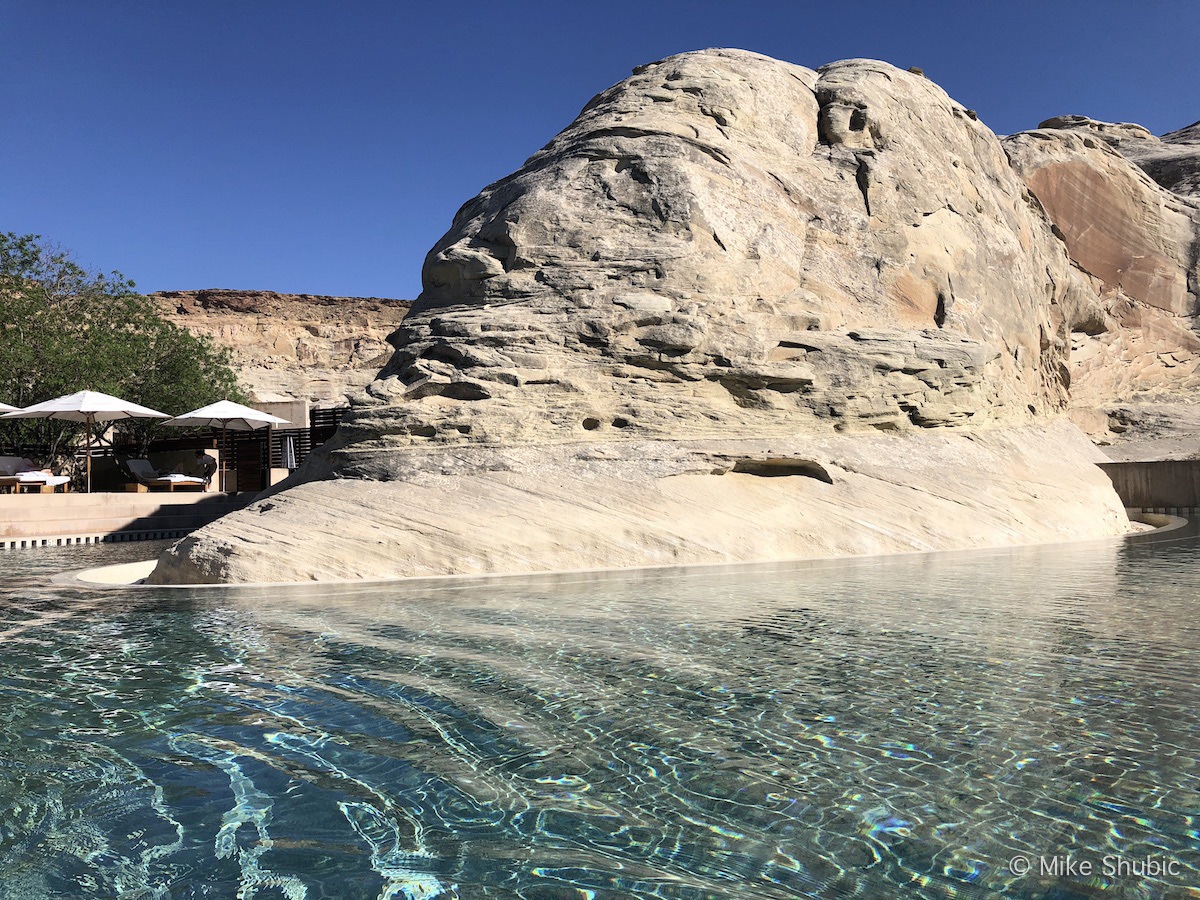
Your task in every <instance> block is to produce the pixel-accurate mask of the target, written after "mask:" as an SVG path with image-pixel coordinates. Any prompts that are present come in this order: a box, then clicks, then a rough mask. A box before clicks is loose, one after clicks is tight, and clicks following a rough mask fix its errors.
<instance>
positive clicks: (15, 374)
mask: <svg viewBox="0 0 1200 900" xmlns="http://www.w3.org/2000/svg"><path fill="white" fill-rule="evenodd" d="M81 390H93V391H102V392H104V393H106V394H113V395H114V396H117V397H121V398H122V399H124V400H130V401H132V402H134V403H140V404H142V405H143V406H149V407H151V408H153V409H158V410H161V411H162V412H165V413H170V414H172V415H178V414H180V413H183V412H186V411H188V410H190V409H195V408H196V407H199V406H205V405H207V404H209V403H213V402H215V401H217V400H223V399H229V400H235V401H244V400H245V397H244V395H243V393H242V390H241V388H240V387H239V386H238V383H237V376H236V375H235V374H234V372H233V370H232V368H231V367H230V361H229V355H228V351H227V350H225V349H223V348H219V347H217V346H216V345H214V344H213V343H212V341H211V340H210V339H209V338H207V337H203V336H197V335H194V334H192V333H191V332H189V331H187V330H186V329H184V328H180V327H179V326H177V325H175V324H173V323H171V322H168V321H166V320H165V319H164V318H163V317H162V315H161V314H160V313H159V310H158V308H157V307H156V306H155V304H154V302H153V301H152V300H150V299H149V298H148V297H145V296H143V295H142V294H139V293H137V292H136V291H135V290H134V284H133V282H132V281H130V280H128V279H127V278H125V277H124V276H123V275H121V274H120V273H119V272H112V273H110V274H109V275H104V274H101V273H98V272H90V271H88V270H86V269H84V268H82V267H81V266H79V265H78V264H76V263H75V262H74V261H73V260H72V259H71V257H70V254H69V253H67V252H66V251H64V250H61V249H59V248H56V247H52V246H50V245H49V244H47V243H46V242H45V241H44V240H43V239H42V238H41V237H40V236H39V235H17V234H14V233H12V232H9V233H4V234H0V401H3V402H5V403H8V404H10V405H12V406H29V405H31V404H34V403H40V402H41V401H43V400H49V399H52V398H54V397H58V396H61V395H63V394H70V393H74V392H75V391H81ZM118 427H119V428H121V429H123V430H125V431H126V432H127V433H129V434H131V435H132V436H133V437H134V439H135V441H136V443H137V444H138V447H139V450H141V451H143V452H144V450H145V447H146V446H147V445H148V444H149V442H150V441H151V440H152V439H153V438H154V437H155V436H156V435H157V434H158V433H159V432H160V430H161V429H162V426H161V424H160V423H159V421H158V420H153V419H132V420H128V421H124V422H122V423H120V425H119V426H118ZM173 430H174V429H173ZM82 431H83V426H82V425H78V424H74V423H69V422H61V421H57V420H46V419H23V420H9V421H7V422H3V421H0V432H2V433H0V440H3V441H4V442H6V443H25V444H27V445H39V446H43V447H47V448H49V452H50V454H51V455H53V456H57V455H59V454H61V453H62V452H63V451H64V450H65V448H66V447H68V446H69V445H70V444H71V443H72V442H73V441H74V440H75V439H76V438H78V437H79V435H80V434H82Z"/></svg>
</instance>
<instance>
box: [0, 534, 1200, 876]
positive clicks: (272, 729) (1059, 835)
mask: <svg viewBox="0 0 1200 900" xmlns="http://www.w3.org/2000/svg"><path fill="white" fill-rule="evenodd" d="M1195 550H1196V538H1195V537H1193V536H1191V534H1190V532H1189V533H1182V534H1178V535H1176V536H1175V537H1174V538H1172V539H1171V540H1168V541H1165V542H1164V541H1161V540H1160V541H1158V542H1152V543H1145V542H1137V543H1129V544H1122V543H1120V542H1100V543H1089V544H1077V545H1063V546H1057V547H1037V548H1022V549H1017V550H1003V551H994V552H987V553H972V554H941V555H929V556H911V557H900V558H891V559H883V560H868V561H861V560H860V561H845V560H842V561H837V562H829V563H809V564H795V565H774V566H756V567H736V568H729V569H705V570H682V571H660V572H642V573H626V574H623V575H609V576H563V577H559V578H543V579H521V580H502V579H498V580H477V581H470V582H459V583H450V582H444V583H425V584H409V585H406V586H400V585H375V586H358V587H333V588H331V587H328V586H324V587H319V588H318V587H313V588H295V589H293V588H288V589H286V590H282V589H247V590H243V591H239V592H232V591H227V590H224V589H205V590H195V591H170V592H164V591H124V592H104V593H100V594H93V593H81V592H76V591H71V590H67V589H58V588H49V587H46V586H45V585H44V584H43V583H41V582H37V581H35V580H32V579H29V578H27V577H22V576H21V573H20V572H19V571H16V572H9V573H7V574H6V575H5V576H4V578H6V579H8V581H7V582H6V583H5V587H4V588H3V589H4V590H5V591H6V594H7V595H8V596H7V599H8V603H7V604H6V606H5V609H4V618H5V622H4V623H2V626H0V627H3V629H4V630H5V632H6V645H5V646H6V651H7V652H6V654H5V656H4V658H3V660H2V661H0V686H2V688H3V690H4V691H5V693H6V694H7V695H8V701H9V702H8V703H6V704H5V705H4V707H3V709H2V710H0V724H2V725H3V732H2V734H0V758H3V759H4V760H5V773H6V777H5V779H4V787H3V794H2V795H0V804H2V807H3V822H4V829H5V831H4V835H3V840H2V842H0V884H2V885H3V887H0V896H11V897H18V896H19V897H37V896H61V895H63V894H64V892H65V893H67V894H71V893H73V892H74V893H80V892H82V893H84V894H89V893H90V894H92V895H96V896H112V895H120V894H122V893H124V894H127V895H130V896H147V897H149V896H201V895H207V896H232V895H233V894H235V893H236V892H237V891H238V890H241V891H242V892H243V893H244V894H246V895H250V894H255V895H256V896H283V897H320V896H340V897H360V896H361V897H380V896H384V897H407V898H433V897H455V896H458V897H487V896H495V897H511V896H518V897H530V898H533V897H539V898H540V897H580V896H595V897H614V898H615V897H639V896H641V897H664V898H666V897H672V898H674V897H679V898H685V897H686V898H692V897H731V898H732V897H739V898H740V897H747V896H753V897H763V898H770V897H794V896H821V897H824V896H840V895H842V894H847V895H851V894H855V895H860V896H891V895H895V894H898V893H900V892H901V891H904V892H906V893H912V894H913V895H915V896H928V897H949V896H966V897H971V896H978V897H985V896H994V895H996V894H1002V895H1007V896H1014V897H1034V896H1045V895H1047V893H1048V892H1054V891H1058V892H1059V894H1057V895H1062V896H1087V895H1088V892H1089V891H1093V890H1095V889H1097V887H1098V883H1097V882H1096V879H1095V878H1093V879H1090V880H1089V879H1080V878H1076V877H1074V876H1070V875H1065V876H1064V875H1059V876H1055V875H1051V874H1043V873H1040V872H1038V871H1036V870H1035V871H1034V872H1032V873H1030V874H1028V875H1025V876H1022V877H1019V876H1018V875H1014V874H1013V873H1012V872H1011V871H1010V870H1009V868H1008V866H1007V861H1008V860H1009V859H1010V858H1012V857H1014V856H1015V855H1018V854H1023V855H1027V856H1031V857H1035V858H1036V857H1038V856H1053V855H1056V854H1057V855H1062V854H1068V853H1069V854H1071V855H1072V856H1073V857H1075V858H1077V859H1087V860H1092V861H1094V862H1095V864H1096V866H1097V868H1098V867H1099V865H1100V861H1101V860H1102V859H1103V858H1104V857H1105V856H1109V855H1121V856H1122V857H1126V858H1130V859H1133V858H1146V857H1152V858H1157V859H1170V860H1173V861H1175V862H1176V863H1177V865H1178V867H1179V868H1177V869H1176V872H1177V873H1178V874H1177V875H1175V876H1164V877H1163V878H1162V879H1161V880H1154V879H1149V880H1148V879H1144V878H1135V877H1116V878H1110V879H1108V881H1109V882H1110V884H1109V890H1107V891H1106V896H1107V895H1110V894H1111V895H1113V896H1155V895H1163V894H1166V893H1169V892H1170V891H1171V890H1173V889H1175V888H1179V887H1180V886H1182V885H1187V884H1191V883H1195V882H1196V881H1197V873H1198V869H1200V851H1198V849H1197V843H1198V840H1197V831H1196V829H1197V825H1196V820H1195V818H1194V817H1195V816H1196V815H1198V814H1200V792H1198V786H1197V778H1196V747H1197V740H1196V735H1197V733H1198V728H1197V725H1198V723H1197V716H1196V712H1195V710H1196V708H1197V703H1196V700H1197V696H1196V695H1197V690H1196V688H1195V687H1194V685H1195V684H1196V681H1197V678H1196V676H1197V674H1198V671H1197V670H1198V669H1200V664H1198V658H1197V648H1198V647H1200V635H1198V634H1197V627H1196V626H1195V625H1194V624H1193V623H1192V621H1191V618H1190V617H1189V610H1190V604H1191V603H1192V602H1193V599H1192V598H1193V597H1194V596H1195V593H1196V590H1195V589H1196V586H1197V585H1196V581H1197V579H1196V577H1195V575H1194V574H1193V573H1192V571H1191V566H1190V563H1189V557H1190V555H1191V554H1193V553H1194V552H1195ZM1101 880H1102V881H1103V879H1101ZM1089 885H1090V886H1089ZM181 892H182V893H181ZM588 892H591V893H588Z"/></svg>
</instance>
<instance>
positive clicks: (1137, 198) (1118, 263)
mask: <svg viewBox="0 0 1200 900" xmlns="http://www.w3.org/2000/svg"><path fill="white" fill-rule="evenodd" d="M1195 131H1196V129H1195V127H1192V128H1190V129H1184V130H1183V131H1180V132H1176V133H1175V134H1174V135H1167V136H1165V137H1164V138H1163V139H1162V140H1161V141H1160V140H1159V139H1158V138H1155V137H1154V136H1153V135H1151V134H1150V133H1149V132H1148V131H1146V130H1145V129H1144V128H1141V126H1137V125H1129V124H1119V125H1113V124H1109V123H1105V122H1097V121H1095V120H1092V119H1087V118H1084V117H1081V116H1063V117H1059V118H1056V119H1050V120H1048V121H1046V122H1043V123H1042V126H1041V127H1040V128H1039V129H1038V130H1035V131H1030V132H1024V133H1021V134H1017V135H1013V136H1012V137H1009V138H1006V139H1005V141H1004V148H1005V151H1006V152H1007V153H1008V154H1009V157H1010V159H1011V160H1012V163H1013V166H1014V168H1015V169H1016V170H1017V172H1019V173H1020V174H1021V175H1022V177H1023V178H1024V179H1025V181H1026V183H1027V184H1028V186H1029V189H1030V191H1031V192H1032V193H1033V194H1034V195H1035V196H1036V197H1037V198H1038V200H1039V201H1040V202H1041V204H1042V206H1043V207H1044V208H1045V210H1046V213H1047V215H1048V216H1049V217H1050V219H1051V221H1052V222H1053V223H1054V226H1055V228H1056V230H1057V232H1058V233H1059V235H1060V236H1061V237H1062V239H1063V241H1064V242H1065V244H1066V247H1067V250H1068V253H1069V254H1070V256H1071V259H1072V261H1073V262H1074V263H1075V265H1076V266H1077V267H1078V268H1079V270H1080V272H1081V273H1082V274H1083V275H1084V277H1085V278H1086V279H1087V280H1088V282H1089V283H1090V288H1091V290H1092V291H1093V292H1094V293H1095V295H1096V296H1097V297H1098V300H1099V302H1098V304H1097V306H1096V307H1095V308H1096V309H1097V310H1098V311H1099V313H1100V314H1098V315H1097V316H1096V317H1095V318H1094V320H1093V321H1091V322H1089V323H1087V325H1086V327H1084V328H1081V329H1079V330H1077V332H1076V333H1075V334H1074V335H1073V338H1072V354H1071V372H1072V377H1073V384H1072V389H1071V394H1072V397H1071V402H1072V405H1073V406H1074V407H1076V408H1078V409H1080V410H1084V411H1086V410H1089V409H1094V410H1098V411H1100V412H1101V413H1103V415H1102V416H1100V417H1098V418H1096V419H1094V421H1098V422H1100V423H1101V424H1100V426H1099V428H1098V429H1097V436H1100V437H1109V438H1111V437H1112V436H1110V435H1105V434H1104V432H1105V431H1106V429H1105V427H1104V425H1103V423H1104V422H1105V421H1112V423H1113V425H1114V426H1115V427H1117V428H1119V429H1120V430H1121V431H1125V430H1126V429H1127V428H1128V426H1129V425H1131V424H1141V425H1143V426H1149V430H1151V431H1154V430H1157V431H1159V432H1162V433H1163V434H1166V433H1167V432H1169V429H1168V430H1167V432H1163V431H1162V428H1161V423H1162V422H1163V421H1167V420H1171V419H1174V420H1176V421H1179V422H1181V423H1189V427H1190V425H1192V424H1194V423H1193V422H1191V420H1192V419H1194V418H1195V417H1194V416H1190V417H1189V416H1186V415H1184V416H1179V415H1178V414H1177V413H1172V414H1171V415H1170V416H1165V415H1161V414H1159V413H1156V412H1155V411H1154V410H1155V408H1156V407H1158V406H1160V405H1161V404H1168V405H1169V407H1170V408H1172V409H1175V407H1176V406H1177V405H1178V404H1179V403H1181V402H1188V401H1191V400H1192V398H1193V397H1194V395H1195V392H1196V389H1197V388H1200V338H1198V336H1197V329H1196V324H1197V323H1196V313H1197V305H1198V300H1200V200H1198V199H1196V198H1194V197H1191V196H1188V193H1189V189H1188V176H1187V175H1186V172H1187V171H1190V172H1191V173H1192V177H1193V178H1194V177H1195V174H1196V173H1197V172H1198V171H1200V164H1198V163H1200V153H1198V151H1200V147H1198V146H1196V144H1194V143H1193V144H1190V145H1189V144H1187V143H1186V138H1178V137H1177V136H1179V135H1184V136H1186V135H1187V134H1188V133H1193V134H1194V133H1195ZM1164 160H1170V165H1169V166H1168V165H1166V164H1165V163H1164V162H1163V161H1164ZM1188 160H1190V166H1191V168H1190V170H1188V168H1187V165H1185V163H1186V162H1187V161H1188ZM1135 163H1136V165H1135ZM1147 173H1149V175H1154V178H1155V179H1157V180H1158V183H1156V181H1155V180H1154V179H1152V178H1151V177H1149V175H1148V174H1147ZM1181 173H1184V174H1181ZM1194 186H1195V185H1194V184H1193V185H1192V187H1193V188H1194ZM1167 188H1174V189H1175V190H1176V191H1179V192H1178V193H1176V192H1174V191H1173V190H1168V189H1167ZM1118 420H1119V422H1118ZM1146 430H1147V428H1146V427H1143V428H1140V429H1135V430H1134V432H1131V434H1132V433H1136V434H1138V435H1139V436H1142V434H1143V433H1144V432H1145V431H1146ZM1192 430H1194V429H1192ZM1193 443H1195V441H1194V440H1193ZM1147 449H1148V450H1149V452H1151V453H1154V452H1155V450H1156V445H1155V444H1153V443H1151V444H1150V445H1148V448H1147ZM1192 449H1193V452H1195V450H1197V449H1200V445H1198V446H1194V447H1193V448H1192ZM1158 452H1161V448H1158ZM1116 455H1119V454H1116Z"/></svg>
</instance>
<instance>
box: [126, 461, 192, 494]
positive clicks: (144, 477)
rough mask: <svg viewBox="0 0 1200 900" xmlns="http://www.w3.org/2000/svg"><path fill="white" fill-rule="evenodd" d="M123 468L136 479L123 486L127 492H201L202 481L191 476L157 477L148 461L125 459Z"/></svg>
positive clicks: (171, 475)
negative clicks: (132, 482) (134, 481)
mask: <svg viewBox="0 0 1200 900" xmlns="http://www.w3.org/2000/svg"><path fill="white" fill-rule="evenodd" d="M125 466H126V467H127V468H128V469H129V474H130V475H132V476H133V477H134V478H136V479H137V482H136V483H134V484H127V485H125V490H127V491H137V492H145V491H149V490H156V489H157V490H166V491H202V490H204V479H203V478H196V477H195V476H192V475H176V474H173V473H172V474H170V475H159V474H158V470H156V469H155V468H154V466H152V465H150V460H148V459H127V460H126V461H125Z"/></svg>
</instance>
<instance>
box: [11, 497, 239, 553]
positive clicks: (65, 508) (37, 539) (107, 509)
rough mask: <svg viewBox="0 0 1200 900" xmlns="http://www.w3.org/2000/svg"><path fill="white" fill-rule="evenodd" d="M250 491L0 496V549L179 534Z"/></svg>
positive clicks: (236, 504)
mask: <svg viewBox="0 0 1200 900" xmlns="http://www.w3.org/2000/svg"><path fill="white" fill-rule="evenodd" d="M254 496H255V495H254V494H252V493H245V494H232V495H231V494H211V493H210V494H203V493H186V494H185V493H182V492H181V493H178V494H171V493H152V494H117V493H114V494H0V550H19V549H25V548H33V547H54V546H64V545H67V544H92V543H100V542H102V541H103V542H112V541H126V540H159V539H165V538H176V537H182V536H183V535H185V534H188V533H190V532H192V531H195V530H196V529H197V528H199V527H201V526H202V525H207V524H208V523H209V522H212V521H213V520H215V519H218V518H220V517H221V516H223V515H225V514H226V513H230V512H233V511H234V510H237V509H241V508H242V507H243V506H245V505H246V504H247V503H249V502H250V501H251V500H253V499H254Z"/></svg>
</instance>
